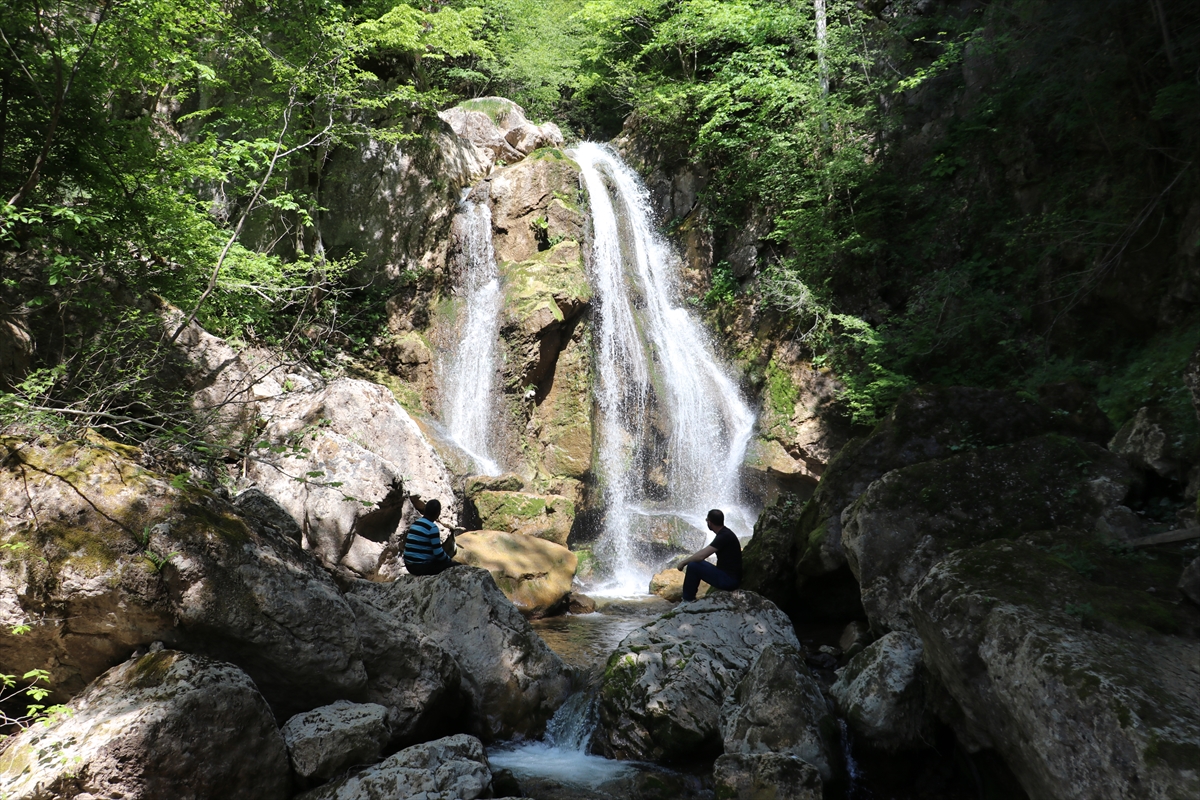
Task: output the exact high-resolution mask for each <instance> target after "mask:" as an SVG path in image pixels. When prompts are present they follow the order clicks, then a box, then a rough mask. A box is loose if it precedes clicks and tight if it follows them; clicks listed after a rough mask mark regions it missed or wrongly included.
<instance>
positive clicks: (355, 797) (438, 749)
mask: <svg viewBox="0 0 1200 800" xmlns="http://www.w3.org/2000/svg"><path fill="white" fill-rule="evenodd" d="M491 782H492V774H491V772H490V771H489V770H488V763H487V756H486V755H485V754H484V752H483V744H482V743H481V742H480V741H479V740H478V739H476V738H475V737H474V736H467V735H465V734H458V735H457V736H447V737H445V738H444V739H437V740H435V741H432V742H426V743H424V744H418V745H414V746H412V747H410V748H408V749H407V750H401V751H400V752H399V753H396V754H395V755H394V756H390V757H388V758H386V759H384V760H383V761H381V762H379V763H378V764H376V765H375V766H373V767H369V768H367V769H365V770H363V771H362V772H358V773H355V774H354V775H351V776H349V777H347V778H344V779H342V780H338V781H334V782H333V783H329V784H326V785H325V786H322V787H320V788H319V789H314V790H313V791H311V792H307V793H305V794H302V795H300V796H299V798H297V800H396V798H413V800H417V799H418V798H419V799H420V800H475V798H477V797H483V796H484V794H485V793H486V792H487V790H488V787H489V786H490V785H491Z"/></svg>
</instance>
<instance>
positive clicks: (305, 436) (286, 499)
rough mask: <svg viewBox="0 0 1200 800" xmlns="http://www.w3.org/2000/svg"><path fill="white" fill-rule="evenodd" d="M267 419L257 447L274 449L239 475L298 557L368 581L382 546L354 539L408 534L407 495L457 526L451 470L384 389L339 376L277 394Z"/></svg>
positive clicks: (458, 508)
mask: <svg viewBox="0 0 1200 800" xmlns="http://www.w3.org/2000/svg"><path fill="white" fill-rule="evenodd" d="M265 414H266V416H267V419H268V423H267V427H266V429H265V430H264V431H263V432H262V433H261V434H260V436H261V439H262V440H263V441H265V442H268V443H270V444H271V445H272V447H273V448H276V449H279V448H282V451H280V452H275V451H273V450H271V449H266V448H264V449H260V451H259V453H260V454H259V455H258V456H256V457H255V458H254V459H253V460H252V461H251V463H250V464H249V467H248V469H247V477H248V479H249V480H251V481H254V483H255V485H256V486H257V488H259V489H260V490H261V491H263V492H264V493H265V494H267V495H269V496H270V497H271V498H272V499H274V500H275V501H276V502H277V503H278V504H279V505H280V506H281V507H282V508H284V509H285V510H286V511H287V512H288V513H289V514H290V515H291V516H292V517H293V518H294V519H295V520H297V522H299V523H300V527H301V530H302V531H303V535H304V544H305V549H307V550H311V551H312V552H313V553H314V554H315V555H316V556H317V558H319V559H320V561H321V563H323V564H325V565H326V566H327V567H329V568H330V569H337V568H338V567H345V568H347V569H351V570H352V571H353V572H355V573H357V574H359V575H363V576H364V577H370V576H372V575H373V574H374V573H375V571H376V569H377V562H378V558H379V553H380V551H381V550H382V547H379V548H373V547H371V546H370V545H368V544H366V543H364V542H361V541H359V540H360V539H365V540H368V541H369V542H375V543H382V542H386V541H388V539H389V538H391V537H393V536H394V535H395V534H396V532H397V530H399V531H403V530H404V529H405V528H407V526H408V524H409V523H411V522H412V520H413V519H414V518H415V517H416V511H415V510H414V509H412V508H411V506H408V505H406V504H405V503H404V499H405V495H406V494H417V495H420V496H421V497H424V498H427V499H428V498H434V497H436V498H439V499H441V500H442V504H443V510H442V517H441V520H442V521H443V522H444V523H445V524H447V525H450V526H453V525H455V524H457V521H458V518H459V514H460V513H461V506H460V504H459V502H458V501H457V499H456V496H455V494H454V490H453V488H452V484H453V481H452V478H451V475H450V472H449V470H447V469H446V466H445V464H444V463H443V462H442V460H441V459H440V458H439V457H438V455H437V453H436V452H435V451H434V449H433V446H432V445H431V444H430V443H429V441H428V440H427V439H426V438H425V436H424V435H423V434H422V433H421V430H420V428H419V427H418V426H417V424H416V422H415V421H414V420H413V419H412V417H411V416H409V414H408V413H407V412H406V411H405V410H404V409H403V408H401V407H400V405H399V404H398V403H397V402H396V400H395V398H394V397H393V396H392V394H391V392H389V391H388V390H387V389H386V388H384V387H383V386H380V385H378V384H374V383H370V382H367V381H362V380H355V379H350V378H342V379H338V380H336V381H334V382H332V383H331V384H329V386H327V387H325V388H324V389H322V390H320V391H318V392H296V393H292V394H289V395H285V396H284V397H282V398H279V399H278V400H277V401H275V402H273V403H272V404H271V405H270V406H269V408H268V409H267V410H266V412H265ZM306 451H307V452H306ZM297 478H299V479H300V480H297ZM352 551H354V555H353V556H352V555H351V553H352ZM372 554H373V555H374V557H375V558H374V561H373V560H372V558H371V557H370V555H372Z"/></svg>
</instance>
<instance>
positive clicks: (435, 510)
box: [421, 500, 442, 519]
mask: <svg viewBox="0 0 1200 800" xmlns="http://www.w3.org/2000/svg"><path fill="white" fill-rule="evenodd" d="M441 513H442V503H441V501H440V500H426V501H425V511H424V512H422V514H421V516H423V517H425V519H437V518H438V514H441Z"/></svg>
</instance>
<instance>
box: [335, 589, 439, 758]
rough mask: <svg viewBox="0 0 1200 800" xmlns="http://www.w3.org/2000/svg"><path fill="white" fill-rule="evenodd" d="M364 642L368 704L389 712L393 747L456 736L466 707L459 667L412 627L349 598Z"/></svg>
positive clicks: (377, 609)
mask: <svg viewBox="0 0 1200 800" xmlns="http://www.w3.org/2000/svg"><path fill="white" fill-rule="evenodd" d="M346 600H347V601H348V602H349V603H350V607H351V608H352V609H354V617H355V623H356V627H357V628H358V633H359V638H360V639H361V641H362V660H363V666H364V667H365V668H366V672H367V681H366V684H367V685H366V694H365V699H366V700H368V701H369V702H371V703H375V704H378V705H380V706H383V707H384V708H386V709H387V719H388V727H389V728H390V729H391V739H390V741H391V743H393V744H396V745H407V744H413V743H415V742H419V741H424V740H426V739H431V738H435V737H437V736H442V735H445V734H447V733H455V732H457V728H456V726H457V720H458V717H459V716H460V712H461V707H462V697H461V695H460V692H459V689H460V686H461V684H462V672H461V670H460V669H459V667H458V662H457V661H455V660H454V657H453V656H452V655H450V653H449V652H447V651H446V649H445V648H443V647H441V646H439V645H438V644H437V643H436V642H434V641H433V639H431V638H430V637H429V636H428V635H426V634H424V633H422V632H421V630H420V629H419V628H418V627H417V626H416V625H415V624H412V622H410V621H401V619H400V618H397V616H396V615H394V614H392V613H390V612H388V611H383V610H381V609H379V608H378V607H376V606H374V605H372V604H371V603H369V602H367V600H366V599H364V598H363V597H362V596H360V595H357V594H353V593H352V594H349V595H347V596H346Z"/></svg>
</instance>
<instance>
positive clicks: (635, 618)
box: [532, 595, 671, 672]
mask: <svg viewBox="0 0 1200 800" xmlns="http://www.w3.org/2000/svg"><path fill="white" fill-rule="evenodd" d="M594 599H595V600H596V612H595V613H594V614H578V615H575V614H572V615H566V616H561V617H547V618H545V619H539V620H534V622H533V623H532V624H533V629H534V630H535V631H537V632H538V635H539V636H541V637H542V639H544V640H545V641H546V644H548V645H549V646H550V649H551V650H553V651H554V652H555V653H558V655H559V657H560V658H562V660H563V661H565V662H567V663H568V664H570V665H571V666H572V667H575V668H576V669H581V670H584V671H585V672H591V671H592V670H595V669H599V668H600V667H601V666H603V665H604V662H605V661H606V660H607V659H608V654H609V653H611V652H612V651H613V650H615V649H616V647H617V645H619V644H620V643H621V640H622V639H624V638H625V637H626V636H628V635H629V633H630V632H631V631H633V630H634V629H636V628H639V627H641V626H642V625H644V624H646V622H648V621H649V620H651V619H653V618H654V617H657V616H658V615H660V614H665V613H666V612H667V611H669V610H670V608H671V603H668V602H667V601H666V600H663V599H662V598H659V597H654V596H652V595H644V596H641V597H637V598H628V599H627V598H619V599H615V598H603V597H598V598H594Z"/></svg>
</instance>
